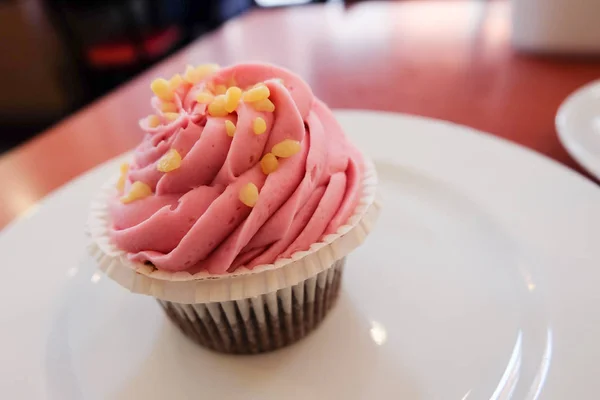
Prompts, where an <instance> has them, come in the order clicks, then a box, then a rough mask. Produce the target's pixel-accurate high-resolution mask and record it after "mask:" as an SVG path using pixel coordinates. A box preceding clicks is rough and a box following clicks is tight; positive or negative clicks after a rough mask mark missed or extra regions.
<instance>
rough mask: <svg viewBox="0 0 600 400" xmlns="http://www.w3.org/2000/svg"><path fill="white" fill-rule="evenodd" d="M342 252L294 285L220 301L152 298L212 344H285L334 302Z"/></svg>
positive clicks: (238, 349)
mask: <svg viewBox="0 0 600 400" xmlns="http://www.w3.org/2000/svg"><path fill="white" fill-rule="evenodd" d="M344 264H345V258H342V259H341V260H338V261H336V262H335V263H334V264H333V265H332V266H331V267H330V268H329V269H327V270H325V271H323V272H321V273H319V274H318V275H316V276H314V277H312V278H309V279H307V280H305V281H303V282H300V283H299V284H297V285H294V286H292V287H289V288H285V289H280V290H278V291H276V292H272V293H267V294H264V295H262V296H258V297H253V298H248V299H243V300H237V301H227V302H220V303H204V304H180V303H173V302H170V301H163V300H158V302H159V303H160V305H161V306H162V307H163V309H164V310H165V312H166V313H167V315H168V317H169V319H171V321H173V322H174V323H175V325H177V326H178V327H179V329H181V331H182V332H183V333H184V334H185V335H186V336H187V337H189V338H190V339H192V340H193V341H195V342H196V343H198V344H200V345H201V346H205V347H208V348H210V349H212V350H215V351H219V352H223V353H233V354H256V353H264V352H268V351H272V350H276V349H279V348H281V347H284V346H288V345H290V344H292V343H294V342H296V341H298V340H300V339H302V338H303V337H305V336H306V335H308V334H309V333H310V332H311V331H312V330H313V329H315V328H316V327H317V326H318V325H319V324H320V323H321V321H322V320H323V318H325V316H326V315H327V313H328V312H329V310H330V309H331V308H332V307H333V305H334V304H335V302H336V300H337V298H338V295H339V292H340V285H341V281H342V271H343V268H344Z"/></svg>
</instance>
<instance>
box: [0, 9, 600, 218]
mask: <svg viewBox="0 0 600 400" xmlns="http://www.w3.org/2000/svg"><path fill="white" fill-rule="evenodd" d="M275 37H277V40H274V38H275ZM245 60H262V61H269V62H273V63H277V64H280V65H283V66H285V67H288V68H291V69H293V70H294V71H296V72H297V73H299V74H300V75H301V76H302V77H304V78H305V79H306V80H307V81H308V83H309V84H310V85H311V86H312V87H313V89H314V92H315V93H316V95H317V96H319V97H320V98H322V99H323V100H324V101H326V102H327V103H328V104H329V105H330V106H331V107H333V108H362V109H375V110H389V111H397V112H404V113H411V114H418V115H424V116H428V117H433V118H441V119H445V120H449V121H453V122H457V123H460V124H464V125H468V126H471V127H474V128H477V129H480V130H483V131H487V132H490V133H492V134H495V135H497V136H500V137H503V138H506V139H509V140H512V141H514V142H517V143H520V144H522V145H524V146H527V147H529V148H531V149H534V150H537V151H538V152H540V153H542V154H545V155H547V156H549V157H551V158H554V159H555V160H558V161H559V162H562V163H564V164H566V165H568V166H570V167H573V168H575V169H577V167H576V165H575V162H574V161H573V160H572V159H571V158H570V157H569V156H568V155H567V153H566V152H565V151H564V150H563V149H562V147H561V146H560V144H559V142H558V140H557V138H556V133H555V129H554V114H555V112H556V109H557V108H558V106H559V104H560V103H561V101H562V100H563V99H564V98H565V97H566V96H567V95H568V94H569V93H570V92H571V91H573V90H574V89H576V88H577V87H579V86H581V85H583V84H585V83H587V82H589V81H591V80H593V79H596V78H598V77H600V63H598V62H594V61H590V60H573V59H560V58H559V59H556V58H554V59H550V58H543V57H532V56H525V55H520V54H517V53H515V52H514V50H513V49H512V48H511V46H510V9H509V5H508V3H507V2H505V1H479V0H473V1H428V0H420V1H401V2H400V1H399V2H385V3H378V2H365V3H359V4H357V5H354V6H351V7H349V8H344V7H343V6H342V5H340V4H332V5H315V6H307V7H300V8H281V9H273V10H256V11H252V12H250V13H249V14H246V15H244V16H242V17H241V18H239V19H236V20H233V21H230V22H229V23H227V24H226V25H225V26H224V27H222V28H221V29H220V30H219V31H217V32H216V33H214V34H211V35H209V36H207V37H204V38H202V39H200V40H198V41H196V42H195V43H193V44H191V45H190V46H188V47H187V48H186V49H184V50H182V51H181V52H179V53H177V54H176V55H174V56H172V57H171V58H169V59H168V60H166V61H165V62H163V63H161V64H159V65H157V66H156V67H155V68H153V69H151V70H150V71H147V72H146V73H144V74H142V75H141V76H139V77H138V78H136V79H134V80H133V81H131V82H129V83H127V84H126V85H123V86H122V87H120V88H118V89H117V90H115V91H114V92H112V93H111V94H109V95H108V96H106V97H104V98H102V99H100V100H99V101H97V102H95V103H93V104H92V105H90V106H88V107H86V108H85V109H83V110H82V111H80V112H78V113H76V114H74V115H73V116H71V117H70V118H67V119H66V120H64V121H62V122H61V123H59V124H57V125H56V126H54V127H53V128H51V129H49V130H47V131H46V132H43V133H42V134H41V135H39V136H38V137H37V138H35V139H34V140H32V141H30V142H28V143H26V144H25V145H23V146H21V147H19V148H17V149H16V150H13V151H11V152H9V153H8V154H6V155H4V156H3V157H1V158H0V176H2V190H1V191H0V204H2V207H0V227H2V226H5V225H6V224H7V223H8V222H9V221H10V220H12V219H13V218H15V217H16V216H18V215H20V214H23V213H25V212H26V211H27V210H28V209H29V208H30V207H31V206H32V205H34V203H35V202H36V201H38V200H39V199H40V198H42V197H43V196H45V195H46V194H47V193H49V192H50V191H52V190H53V189H55V188H57V187H59V186H60V185H62V184H64V183H65V182H67V181H69V180H70V179H72V178H74V177H76V176H77V175H79V174H81V173H82V172H84V171H86V170H88V169H90V168H92V167H94V166H96V165H98V164H99V163H101V162H103V161H105V160H108V159H110V158H112V157H114V156H116V155H118V154H120V153H122V152H124V151H126V150H128V149H130V148H132V147H133V146H134V145H135V144H136V143H137V142H138V140H139V139H140V138H141V132H140V130H139V128H138V126H137V120H138V119H139V118H141V117H143V116H145V115H147V114H148V113H149V112H150V106H149V97H150V89H149V83H150V80H151V79H152V78H153V77H156V76H170V75H172V74H174V73H176V72H180V71H181V70H182V69H183V67H184V66H185V64H188V63H192V64H198V63H202V62H218V63H220V64H230V63H233V62H239V61H245Z"/></svg>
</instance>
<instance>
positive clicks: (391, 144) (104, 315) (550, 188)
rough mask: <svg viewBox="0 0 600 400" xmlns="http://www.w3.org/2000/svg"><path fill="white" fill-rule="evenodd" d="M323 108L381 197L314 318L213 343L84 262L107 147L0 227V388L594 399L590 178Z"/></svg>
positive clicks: (439, 126)
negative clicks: (303, 327) (272, 341)
mask: <svg viewBox="0 0 600 400" xmlns="http://www.w3.org/2000/svg"><path fill="white" fill-rule="evenodd" d="M338 116H339V118H340V120H341V121H342V123H343V125H344V126H345V128H346V130H347V132H348V134H349V135H350V136H351V137H352V139H353V140H354V141H355V142H356V143H357V144H358V145H359V146H360V147H361V148H362V149H364V150H365V151H366V152H367V153H369V154H370V155H371V156H372V157H373V158H374V160H375V162H376V164H377V167H378V170H379V174H380V179H381V192H382V194H383V196H384V204H385V207H384V210H383V214H382V217H381V218H380V223H379V226H378V227H377V229H376V230H375V232H374V233H373V234H372V236H371V237H370V238H369V240H368V241H367V243H365V245H364V246H363V247H361V248H360V249H359V250H358V251H356V252H355V253H353V254H352V256H351V258H350V259H349V265H348V268H347V273H346V275H345V286H344V292H343V294H342V297H341V299H340V302H339V304H338V306H337V307H336V309H335V310H334V311H332V315H331V316H330V317H329V318H328V319H326V321H325V322H324V324H323V326H322V327H321V328H320V329H318V330H317V331H316V332H315V333H314V334H312V335H311V336H310V337H308V338H307V339H305V340H303V341H301V342H300V343H298V344H297V345H294V346H292V347H289V348H286V349H284V350H282V351H278V352H275V353H272V354H267V355H260V356H251V357H232V356H224V355H219V354H214V353H211V352H209V351H206V350H203V349H202V348H200V347H197V346H196V345H194V344H193V343H191V342H190V341H188V340H187V339H186V338H185V337H183V336H182V335H181V334H180V333H179V332H178V331H177V330H176V329H175V328H173V327H172V326H171V325H170V323H169V322H168V321H167V320H166V319H165V317H164V316H163V314H162V311H161V310H160V309H159V307H158V305H157V304H155V302H154V301H153V300H152V299H151V298H147V297H143V296H139V295H131V294H129V293H127V292H126V291H125V290H123V289H121V288H120V287H119V286H118V285H117V284H115V283H114V282H111V281H110V280H108V279H106V278H104V277H102V276H101V275H100V274H98V273H96V272H95V270H94V266H93V263H92V262H90V260H89V259H88V258H87V257H86V256H85V250H84V246H85V243H86V242H85V238H84V236H83V233H82V230H83V226H84V221H85V218H86V214H87V204H88V202H89V200H90V199H91V197H92V196H93V195H94V193H95V192H96V190H97V189H98V186H99V185H100V184H101V183H102V182H103V180H104V179H105V178H106V177H107V176H109V174H110V173H111V172H114V171H115V170H116V169H117V166H118V164H119V161H118V160H115V161H112V162H109V163H107V164H105V165H103V166H101V167H99V168H97V169H95V170H94V171H92V172H90V173H88V174H86V175H85V176H83V177H81V178H79V179H77V180H76V181H74V182H72V183H70V184H69V185H67V186H65V187H64V188H62V189H60V190H59V191H57V192H55V193H53V194H52V195H50V196H49V197H48V198H46V199H45V200H44V201H43V202H42V203H41V206H40V207H39V209H38V210H37V211H36V212H35V213H33V214H32V215H31V216H29V217H28V218H27V219H21V220H20V221H18V222H16V223H14V224H12V225H11V226H10V227H9V228H7V229H6V230H5V231H4V232H3V233H2V234H1V235H0V261H1V263H2V264H1V265H2V269H1V272H2V275H1V279H0V290H1V293H2V296H3V299H4V301H3V302H2V305H0V307H1V312H0V326H1V328H2V329H1V330H0V339H1V340H0V354H1V355H2V357H1V358H0V366H1V367H2V368H1V371H2V374H1V375H0V393H1V394H2V395H3V396H2V398H11V399H42V398H49V399H60V400H69V399H146V400H149V399H166V398H169V399H184V398H207V399H210V398H216V399H259V398H260V399H283V398H285V399H302V400H306V399H333V398H340V399H372V398H381V399H392V398H393V399H399V398H403V399H459V400H460V399H488V398H493V399H506V398H510V395H511V393H512V395H513V397H512V398H515V399H535V398H538V397H540V395H541V397H540V398H545V399H592V398H597V394H598V393H600V379H598V376H599V375H600V364H599V363H598V360H599V359H600V344H599V343H598V337H600V312H598V310H599V309H600V290H598V282H600V270H599V269H598V260H600V246H598V240H599V238H600V190H598V188H597V187H596V186H595V185H594V184H592V183H591V182H589V181H587V180H586V179H584V178H582V177H580V176H579V175H578V174H576V173H574V172H572V171H570V170H568V169H565V168H564V167H562V166H560V165H558V164H556V163H554V162H552V161H549V160H548V159H546V158H544V157H541V156H539V155H537V154H535V153H533V152H531V151H528V150H526V149H523V148H520V147H517V146H515V145H513V144H509V143H507V142H504V141H502V140H499V139H496V138H493V137H491V136H488V135H485V134H481V133H479V132H476V131H473V130H471V129H468V128H464V127H460V126H456V125H452V124H449V123H445V122H440V121H434V120H427V119H422V118H414V117H407V116H400V115H393V114H385V113H373V112H353V111H345V112H339V113H338Z"/></svg>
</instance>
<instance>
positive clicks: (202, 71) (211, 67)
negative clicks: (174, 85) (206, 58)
mask: <svg viewBox="0 0 600 400" xmlns="http://www.w3.org/2000/svg"><path fill="white" fill-rule="evenodd" d="M219 68H220V67H219V64H201V65H198V66H197V67H196V68H195V70H196V73H197V74H198V75H199V76H200V79H201V80H202V79H204V78H206V77H207V76H209V75H212V74H214V73H215V72H217V71H218V70H219Z"/></svg>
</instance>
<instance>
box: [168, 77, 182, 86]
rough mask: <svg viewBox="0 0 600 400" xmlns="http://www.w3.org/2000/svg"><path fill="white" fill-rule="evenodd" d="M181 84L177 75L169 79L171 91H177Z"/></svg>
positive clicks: (180, 79) (180, 78)
mask: <svg viewBox="0 0 600 400" xmlns="http://www.w3.org/2000/svg"><path fill="white" fill-rule="evenodd" d="M182 83H183V78H182V77H181V75H179V74H175V75H173V77H172V78H171V79H169V88H170V89H171V90H177V89H179V86H181V84H182Z"/></svg>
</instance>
